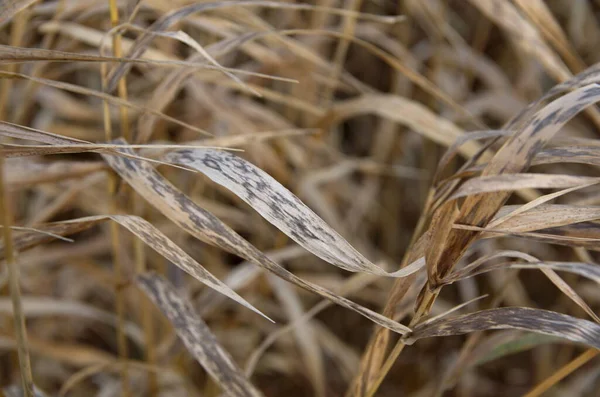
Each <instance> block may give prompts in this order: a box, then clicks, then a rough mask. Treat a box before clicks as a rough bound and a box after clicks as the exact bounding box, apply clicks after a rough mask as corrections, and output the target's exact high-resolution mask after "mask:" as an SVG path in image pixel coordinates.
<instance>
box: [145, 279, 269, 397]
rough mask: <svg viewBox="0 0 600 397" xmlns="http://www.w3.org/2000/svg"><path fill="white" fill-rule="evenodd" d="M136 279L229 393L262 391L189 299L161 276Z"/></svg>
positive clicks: (243, 395)
mask: <svg viewBox="0 0 600 397" xmlns="http://www.w3.org/2000/svg"><path fill="white" fill-rule="evenodd" d="M136 282H137V283H138V285H139V286H140V287H141V288H142V290H144V292H145V293H146V295H148V297H149V298H150V299H151V300H152V301H153V302H154V304H155V305H156V306H158V307H159V308H160V310H161V311H162V312H163V313H164V315H165V316H167V318H168V319H169V320H170V321H171V323H172V324H173V327H174V328H175V332H176V333H177V335H178V336H179V338H180V339H181V340H182V342H183V344H184V345H185V346H186V347H187V349H188V351H189V352H190V353H191V354H192V355H193V356H194V358H195V359H196V360H197V361H198V362H199V363H200V364H201V365H202V367H204V369H205V370H206V371H207V372H208V373H209V374H210V375H211V376H212V377H213V378H214V379H215V380H216V381H217V382H218V383H219V385H220V386H221V387H222V388H223V390H224V391H225V392H226V393H227V395H228V396H233V397H260V396H262V393H261V392H260V391H259V390H258V389H256V387H254V386H253V385H252V383H250V381H248V379H246V377H245V376H244V374H243V373H242V371H241V370H240V369H239V368H238V367H237V365H236V364H235V362H234V361H233V359H232V358H231V356H230V355H229V354H228V353H227V351H225V349H223V347H221V345H220V344H219V342H218V341H217V338H216V337H215V335H214V334H213V333H212V332H211V330H210V328H208V325H206V323H205V322H204V321H203V320H202V319H201V318H200V316H198V315H197V314H196V312H195V311H194V308H193V306H192V305H191V303H190V302H189V301H187V300H186V299H184V298H183V297H181V296H180V295H179V294H178V293H177V291H176V290H175V287H173V286H172V285H171V284H170V283H169V282H168V281H167V280H165V279H163V278H162V277H161V276H159V275H157V274H153V273H145V274H142V275H139V276H137V278H136Z"/></svg>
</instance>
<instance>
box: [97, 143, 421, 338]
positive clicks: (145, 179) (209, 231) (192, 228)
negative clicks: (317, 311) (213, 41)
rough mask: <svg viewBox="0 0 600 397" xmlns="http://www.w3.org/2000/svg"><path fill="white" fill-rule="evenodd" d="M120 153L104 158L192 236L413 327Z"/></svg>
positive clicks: (375, 316)
mask: <svg viewBox="0 0 600 397" xmlns="http://www.w3.org/2000/svg"><path fill="white" fill-rule="evenodd" d="M117 142H121V143H122V142H124V141H123V140H122V139H121V140H118V141H117ZM120 153H121V155H112V154H103V157H104V160H105V161H106V162H107V163H108V164H109V165H110V166H111V168H112V169H114V170H115V171H116V172H117V173H118V174H119V175H120V176H121V178H123V180H125V181H126V182H127V183H128V184H129V185H131V187H132V188H133V189H134V190H136V191H137V192H138V194H139V195H140V196H142V197H144V198H145V199H146V200H147V201H148V202H149V203H150V204H152V205H153V206H154V207H155V208H156V209H158V210H159V211H160V212H162V213H163V214H164V215H165V216H166V217H167V218H169V219H171V220H172V221H173V222H175V223H176V224H177V225H178V226H179V227H181V228H182V229H183V230H185V231H187V232H188V233H190V234H191V235H192V236H194V237H196V238H197V239H199V240H201V241H205V242H207V243H209V244H212V245H215V246H217V247H220V248H222V249H224V250H226V251H228V252H231V253H234V254H236V255H238V256H240V257H242V258H244V259H246V260H248V261H251V262H252V263H254V264H256V265H258V266H261V267H263V268H265V269H267V270H268V271H270V272H272V273H274V274H275V275H277V276H278V277H280V278H282V279H284V280H286V281H288V282H290V283H292V284H294V285H296V286H298V287H300V288H303V289H306V290H308V291H312V292H314V293H316V294H318V295H320V296H322V297H324V298H327V299H329V300H331V301H333V302H335V303H337V304H338V305H340V306H343V307H346V308H348V309H350V310H353V311H355V312H357V313H359V314H361V315H363V316H364V317H366V318H368V319H370V320H371V321H373V322H375V323H377V324H379V325H381V326H383V327H386V328H389V329H391V330H393V331H395V332H397V333H400V334H404V333H406V332H408V331H409V330H410V329H409V328H408V327H406V326H404V325H402V324H400V323H397V322H395V321H393V320H391V319H390V318H388V317H385V316H383V315H381V314H379V313H376V312H374V311H372V310H370V309H367V308H366V307H364V306H361V305H358V304H356V303H354V302H352V301H350V300H348V299H346V298H344V297H341V296H339V295H337V294H334V293H332V292H331V291H329V290H327V289H325V288H323V287H321V286H319V285H316V284H313V283H309V282H307V281H305V280H303V279H301V278H299V277H297V276H295V275H294V274H292V273H290V272H289V271H287V270H286V269H284V268H283V267H281V266H280V265H278V264H277V263H275V262H274V261H272V260H271V259H269V258H268V257H267V256H266V255H265V254H264V253H262V252H261V251H260V250H258V249H257V248H256V247H254V246H253V245H252V244H250V243H249V242H248V241H246V240H245V239H244V238H242V237H241V236H240V235H239V234H237V233H236V232H235V231H234V230H232V229H231V228H230V227H229V226H227V225H226V224H224V223H223V222H222V221H221V220H220V219H219V218H217V217H216V216H214V215H213V214H211V213H210V212H208V211H206V210H204V209H202V208H201V207H199V206H198V205H197V204H196V203H194V202H193V201H192V200H190V199H189V198H188V197H187V196H186V195H185V194H183V193H182V192H181V191H179V190H178V189H177V188H175V187H174V186H173V185H172V184H171V183H170V182H169V181H167V180H166V179H165V178H164V177H163V176H162V175H161V174H159V173H158V172H157V171H156V170H155V169H154V168H152V167H151V166H150V165H149V164H148V163H146V162H143V161H140V160H137V159H132V158H130V157H129V156H130V155H131V154H132V153H133V152H132V151H131V150H128V149H125V148H124V149H121V150H120ZM415 267H417V266H415Z"/></svg>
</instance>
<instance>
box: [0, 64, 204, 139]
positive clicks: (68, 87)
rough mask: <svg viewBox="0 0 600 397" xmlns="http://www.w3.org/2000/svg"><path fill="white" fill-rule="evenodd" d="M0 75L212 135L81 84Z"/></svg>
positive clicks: (1, 72) (9, 73)
mask: <svg viewBox="0 0 600 397" xmlns="http://www.w3.org/2000/svg"><path fill="white" fill-rule="evenodd" d="M0 77H4V78H7V79H23V80H28V81H33V82H35V83H38V84H43V85H47V86H49V87H54V88H58V89H60V90H64V91H68V92H72V93H75V94H80V95H88V96H91V97H95V98H99V99H102V100H104V101H106V102H108V103H110V104H111V105H117V106H123V107H126V108H131V109H135V110H137V111H140V112H143V111H145V112H148V113H151V114H153V115H155V116H157V117H160V118H161V119H164V120H167V121H170V122H172V123H174V124H177V125H180V126H182V127H185V128H189V129H190V130H192V131H195V132H197V133H199V134H203V135H211V134H210V133H208V132H207V131H204V130H203V129H201V128H198V127H195V126H193V125H191V124H188V123H184V122H183V121H180V120H178V119H176V118H173V117H171V116H168V115H166V114H164V113H162V112H158V111H155V110H154V109H148V108H146V107H144V106H140V105H137V104H135V103H133V102H131V101H128V100H125V99H121V98H119V97H115V96H112V95H109V94H105V93H103V92H100V91H97V90H93V89H90V88H86V87H82V86H80V85H75V84H70V83H65V82H61V81H54V80H50V79H44V78H41V77H34V76H28V75H26V74H22V73H13V72H5V71H0Z"/></svg>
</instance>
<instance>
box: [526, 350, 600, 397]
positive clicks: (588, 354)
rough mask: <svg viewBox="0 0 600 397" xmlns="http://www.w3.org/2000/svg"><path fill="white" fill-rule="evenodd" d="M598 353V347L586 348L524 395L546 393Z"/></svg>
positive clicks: (534, 395)
mask: <svg viewBox="0 0 600 397" xmlns="http://www.w3.org/2000/svg"><path fill="white" fill-rule="evenodd" d="M598 353H600V350H597V349H589V350H586V351H585V352H584V353H582V354H581V355H579V356H578V357H577V358H575V359H574V360H573V361H570V362H569V363H568V364H566V365H565V366H564V367H562V368H560V369H559V370H558V371H556V372H555V373H554V374H552V376H550V377H549V378H547V379H545V380H544V381H543V382H542V383H540V384H539V385H537V386H536V387H535V388H533V390H531V391H530V392H528V393H527V394H525V395H524V396H523V397H538V396H541V395H542V394H543V393H545V392H546V391H547V390H549V389H550V388H551V387H552V386H554V385H555V384H556V383H558V382H560V381H561V380H562V379H564V378H565V377H566V376H568V375H569V374H570V373H572V372H573V371H575V370H576V369H577V368H579V367H581V366H582V365H583V364H585V363H587V362H588V361H590V360H591V359H592V358H594V357H596V356H597V355H598Z"/></svg>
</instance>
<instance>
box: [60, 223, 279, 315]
mask: <svg viewBox="0 0 600 397" xmlns="http://www.w3.org/2000/svg"><path fill="white" fill-rule="evenodd" d="M105 219H111V220H113V221H115V222H117V223H118V224H119V225H121V226H123V227H124V228H125V229H127V230H129V231H130V232H131V233H133V234H135V235H136V236H137V237H138V238H139V239H140V240H142V241H143V242H144V243H146V244H147V245H148V246H149V247H151V248H152V249H153V250H155V251H156V252H158V253H159V254H161V255H162V256H164V257H165V258H167V259H168V260H169V261H171V262H172V263H174V264H175V265H177V266H178V267H179V268H181V269H182V270H184V271H185V272H186V273H188V274H190V275H191V276H193V277H194V278H195V279H196V280H198V281H200V282H202V283H203V284H205V285H207V286H209V287H210V288H212V289H214V290H215V291H218V292H220V293H221V294H223V295H225V296H227V297H229V298H231V299H233V300H234V301H236V302H237V303H239V304H241V305H242V306H245V307H247V308H248V309H250V310H252V311H253V312H255V313H258V314H260V315H261V316H263V317H265V318H266V319H269V318H268V317H267V316H265V315H264V314H263V313H261V312H260V311H259V310H258V309H256V308H255V307H254V306H252V305H251V304H250V303H248V302H247V301H246V300H245V299H244V298H242V297H241V296H239V295H238V294H237V293H236V292H235V291H233V290H232V289H231V288H229V287H228V286H226V285H225V284H223V282H221V281H220V280H219V279H217V278H216V277H215V276H213V275H212V274H211V273H210V272H209V271H208V270H206V269H205V268H204V267H203V266H202V265H200V264H199V263H198V262H196V261H195V260H194V259H193V258H192V257H191V256H189V255H188V254H186V253H185V251H183V250H182V249H181V248H180V247H179V246H178V245H176V244H175V243H174V242H173V241H171V240H170V239H169V238H167V236H165V235H164V234H163V233H162V232H161V231H160V230H158V229H157V228H156V227H154V226H153V225H152V224H151V223H150V222H148V221H147V220H145V219H143V218H140V217H137V216H132V215H111V216H96V217H88V218H81V219H77V220H70V221H65V222H64V223H65V224H69V223H81V222H83V223H84V224H87V223H88V222H90V221H92V222H93V221H96V220H105Z"/></svg>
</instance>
